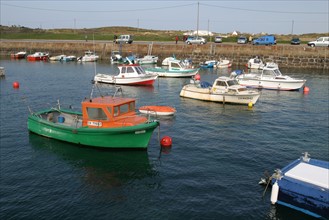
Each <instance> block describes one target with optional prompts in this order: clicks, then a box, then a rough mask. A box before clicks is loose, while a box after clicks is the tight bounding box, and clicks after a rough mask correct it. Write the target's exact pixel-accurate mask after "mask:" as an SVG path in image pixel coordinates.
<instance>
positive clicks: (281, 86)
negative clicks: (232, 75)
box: [237, 77, 306, 90]
mask: <svg viewBox="0 0 329 220" xmlns="http://www.w3.org/2000/svg"><path fill="white" fill-rule="evenodd" d="M237 80H238V81H239V84H240V85H243V86H247V87H251V88H257V89H274V90H299V89H300V88H302V87H303V86H304V84H305V82H306V80H301V79H300V80H299V79H295V80H270V79H268V80H267V79H261V80H260V79H252V78H251V79H248V78H239V77H238V78H237Z"/></svg>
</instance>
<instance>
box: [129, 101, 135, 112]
mask: <svg viewBox="0 0 329 220" xmlns="http://www.w3.org/2000/svg"><path fill="white" fill-rule="evenodd" d="M129 109H130V111H134V110H135V102H131V103H129Z"/></svg>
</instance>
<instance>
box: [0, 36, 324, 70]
mask: <svg viewBox="0 0 329 220" xmlns="http://www.w3.org/2000/svg"><path fill="white" fill-rule="evenodd" d="M150 45H151V42H134V43H132V44H123V45H118V44H114V43H113V42H105V41H96V42H91V41H88V42H86V41H48V40H40V41H37V40H31V41H29V40H17V41H14V40H13V41H11V40H1V41H0V48H1V55H2V56H7V55H8V56H9V55H10V54H11V53H14V52H18V51H27V52H28V54H31V53H34V52H37V51H40V52H48V53H50V55H53V56H55V55H60V54H66V55H75V56H77V57H79V56H82V55H83V54H84V51H87V50H91V51H95V52H96V53H97V54H98V55H100V57H101V59H102V60H109V58H110V55H111V51H113V50H121V51H122V54H123V56H127V55H129V54H130V53H133V54H136V55H139V56H144V55H146V54H147V53H148V49H149V47H150ZM152 55H156V56H158V57H159V58H160V61H162V60H163V59H164V58H166V57H168V56H172V55H175V56H176V57H177V58H178V59H185V58H191V59H192V60H193V62H194V63H200V62H204V61H206V60H218V59H220V58H227V59H229V60H232V62H233V65H237V66H241V65H245V64H246V63H247V62H248V60H249V59H250V58H252V57H254V56H256V55H257V56H259V57H261V58H262V59H263V60H264V61H265V62H276V63H278V64H279V66H280V67H293V68H317V69H325V70H328V69H329V48H320V47H317V48H311V47H308V46H307V45H274V46H254V45H250V44H247V45H241V44H240V45H238V44H234V43H221V44H215V43H207V44H205V45H187V44H185V43H183V42H179V43H178V44H174V43H171V42H170V43H168V42H153V45H152Z"/></svg>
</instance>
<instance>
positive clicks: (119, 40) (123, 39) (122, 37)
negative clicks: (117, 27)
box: [115, 35, 134, 44]
mask: <svg viewBox="0 0 329 220" xmlns="http://www.w3.org/2000/svg"><path fill="white" fill-rule="evenodd" d="M133 41H134V40H133V36H132V35H120V36H119V37H118V38H117V39H116V40H115V43H116V44H119V43H126V44H131V43H132V42H133Z"/></svg>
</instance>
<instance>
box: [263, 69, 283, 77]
mask: <svg viewBox="0 0 329 220" xmlns="http://www.w3.org/2000/svg"><path fill="white" fill-rule="evenodd" d="M263 75H264V76H281V75H282V74H281V72H280V70H279V69H271V70H267V69H266V70H264V71H263Z"/></svg>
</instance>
